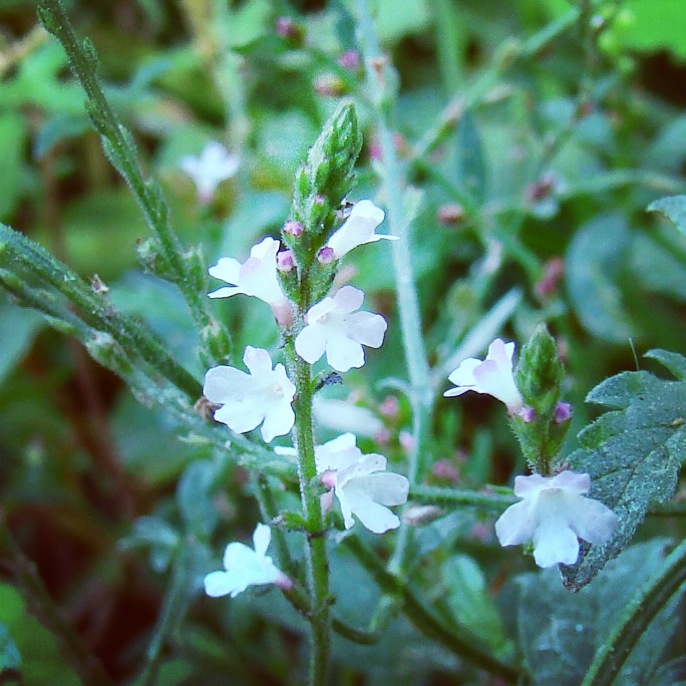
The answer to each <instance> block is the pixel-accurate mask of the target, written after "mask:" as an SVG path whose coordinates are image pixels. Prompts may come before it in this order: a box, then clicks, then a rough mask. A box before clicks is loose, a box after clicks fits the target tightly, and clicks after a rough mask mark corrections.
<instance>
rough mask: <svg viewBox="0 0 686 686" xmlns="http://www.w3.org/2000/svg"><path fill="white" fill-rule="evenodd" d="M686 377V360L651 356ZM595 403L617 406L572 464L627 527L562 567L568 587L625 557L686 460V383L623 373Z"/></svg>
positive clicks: (592, 429) (584, 440) (593, 395)
mask: <svg viewBox="0 0 686 686" xmlns="http://www.w3.org/2000/svg"><path fill="white" fill-rule="evenodd" d="M649 355H650V357H651V358H652V359H655V360H658V361H660V362H663V361H664V364H665V366H667V367H668V368H669V369H670V370H676V371H675V375H676V376H680V375H683V374H684V373H685V372H686V359H684V358H683V357H681V356H680V355H676V354H675V353H669V352H666V351H661V350H654V351H651V353H650V354H649ZM587 400H588V401H589V402H592V403H595V404H599V405H604V406H606V407H609V408H612V411H610V412H606V413H605V414H604V415H602V416H601V417H600V418H599V419H597V420H596V421H595V422H593V423H592V424H590V425H589V426H588V427H586V428H585V429H584V430H583V431H581V433H580V434H579V441H580V443H581V445H582V447H581V448H580V449H579V450H576V451H575V452H574V453H572V454H571V455H570V456H569V458H568V462H569V464H570V466H571V468H572V469H573V470H574V471H577V472H587V473H589V474H590V475H591V479H592V484H593V486H592V490H591V494H590V495H591V497H593V498H595V499H597V500H600V501H602V502H603V503H605V504H606V505H607V506H608V507H610V508H612V509H613V510H614V511H615V513H616V514H617V516H618V517H619V522H618V524H617V527H616V528H615V531H614V533H613V535H612V538H611V539H610V540H609V541H608V542H607V543H606V544H605V545H603V546H593V547H589V546H588V545H586V544H584V546H583V548H582V553H581V558H580V561H579V562H577V564H575V565H573V566H570V567H566V566H563V567H562V575H563V579H564V583H565V585H566V586H568V587H569V588H572V589H575V590H578V589H579V588H581V587H582V586H585V585H586V584H587V583H588V582H589V581H591V579H593V577H594V576H595V575H596V574H597V573H598V572H599V571H600V570H601V569H602V568H603V567H604V566H605V564H606V563H607V561H608V560H610V559H612V558H613V557H616V556H617V555H619V553H620V552H621V551H622V550H623V549H624V548H625V547H626V545H627V544H628V542H629V541H630V540H631V537H632V536H633V535H634V532H635V531H636V527H637V526H638V525H639V524H640V523H641V522H642V521H643V518H644V517H645V515H646V512H647V510H648V507H649V506H650V504H651V503H661V502H665V501H667V500H669V499H670V498H671V497H672V496H673V495H674V492H675V490H676V487H677V482H678V476H679V469H680V468H681V465H682V463H683V461H684V460H685V459H686V382H685V381H683V380H678V379H677V380H676V381H672V380H667V379H661V378H658V377H657V376H655V375H653V374H650V373H649V372H646V371H639V372H623V373H622V374H618V375H617V376H613V377H611V378H610V379H607V380H606V381H604V382H603V383H601V384H600V385H599V386H597V387H596V388H594V389H593V390H592V391H591V392H590V393H589V394H588V397H587Z"/></svg>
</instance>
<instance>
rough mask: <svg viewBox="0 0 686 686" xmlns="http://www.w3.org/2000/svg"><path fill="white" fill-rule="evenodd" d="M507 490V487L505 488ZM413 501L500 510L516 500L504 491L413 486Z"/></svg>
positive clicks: (516, 499)
mask: <svg viewBox="0 0 686 686" xmlns="http://www.w3.org/2000/svg"><path fill="white" fill-rule="evenodd" d="M507 490H509V489H507ZM410 498H411V499H412V500H413V501H414V502H418V503H427V504H430V505H443V506H444V507H451V508H456V507H475V508H478V509H480V510H489V511H494V512H502V511H503V510H504V509H505V508H507V507H509V506H510V505H512V504H513V503H516V502H517V501H518V498H515V497H514V496H513V495H507V494H505V493H497V492H492V493H487V492H484V491H457V490H454V489H452V488H440V487H437V486H414V487H413V488H412V490H411V491H410Z"/></svg>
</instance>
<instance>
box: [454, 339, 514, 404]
mask: <svg viewBox="0 0 686 686" xmlns="http://www.w3.org/2000/svg"><path fill="white" fill-rule="evenodd" d="M514 349H515V344H514V343H503V341H502V340H501V339H500V338H496V339H495V340H494V341H493V343H491V344H490V345H489V346H488V355H487V356H486V359H485V360H477V359H476V358H474V357H470V358H468V359H466V360H463V361H462V363H461V364H460V366H459V367H458V368H457V369H455V370H454V371H453V372H452V373H451V374H450V376H448V379H449V380H450V381H452V383H454V384H455V386H456V388H451V389H449V390H447V391H446V392H445V393H444V394H443V395H444V396H446V397H450V396H456V395H462V394H463V393H466V392H467V391H476V392H477V393H486V394H488V395H492V396H493V397H494V398H497V399H498V400H500V401H502V402H504V403H505V405H507V409H508V410H509V411H510V412H512V413H517V412H519V411H520V410H521V409H522V408H523V407H524V401H523V400H522V396H521V394H520V392H519V390H518V388H517V386H516V385H515V380H514V374H513V371H512V356H513V355H514Z"/></svg>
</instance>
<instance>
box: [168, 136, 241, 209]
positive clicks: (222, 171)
mask: <svg viewBox="0 0 686 686" xmlns="http://www.w3.org/2000/svg"><path fill="white" fill-rule="evenodd" d="M238 165H239V161H238V157H237V156H236V155H232V154H231V153H229V152H228V151H227V149H226V148H225V147H224V146H223V145H222V144H221V143H217V141H211V142H210V143H208V144H207V145H206V146H205V148H204V149H203V151H202V152H201V153H200V156H199V157H194V156H193V155H186V156H185V157H182V158H181V159H180V160H179V167H181V169H183V171H184V172H186V174H188V176H190V177H191V179H193V182H194V183H195V187H196V189H197V191H198V198H199V199H200V201H201V202H204V203H208V202H210V201H211V200H212V197H213V196H214V192H215V191H216V190H217V186H218V185H219V184H220V183H221V182H222V181H224V180H225V179H229V178H231V177H232V176H233V175H234V174H235V173H236V172H237V171H238Z"/></svg>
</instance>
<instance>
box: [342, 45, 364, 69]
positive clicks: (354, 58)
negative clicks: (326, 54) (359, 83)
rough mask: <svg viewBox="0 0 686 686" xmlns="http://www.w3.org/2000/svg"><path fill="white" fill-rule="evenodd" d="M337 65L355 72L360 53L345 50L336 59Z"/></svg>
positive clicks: (357, 67)
mask: <svg viewBox="0 0 686 686" xmlns="http://www.w3.org/2000/svg"><path fill="white" fill-rule="evenodd" d="M338 64H340V65H341V67H343V69H347V70H348V71H357V70H358V69H359V68H360V53H358V52H357V50H346V51H345V52H344V53H343V54H342V55H341V56H340V57H339V58H338Z"/></svg>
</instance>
